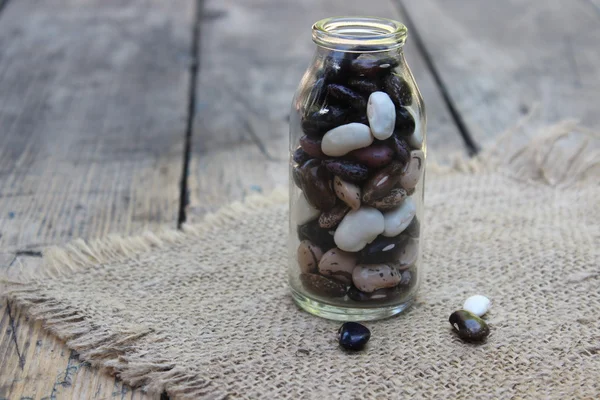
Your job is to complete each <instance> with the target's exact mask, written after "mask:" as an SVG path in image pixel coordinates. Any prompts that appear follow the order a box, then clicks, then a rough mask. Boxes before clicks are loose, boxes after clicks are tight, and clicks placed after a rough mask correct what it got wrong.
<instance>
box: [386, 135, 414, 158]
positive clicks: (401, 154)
mask: <svg viewBox="0 0 600 400" xmlns="http://www.w3.org/2000/svg"><path fill="white" fill-rule="evenodd" d="M390 141H391V143H392V146H393V148H394V151H395V152H396V160H398V161H399V162H401V163H402V164H404V165H406V164H407V163H408V162H409V161H410V150H411V149H410V146H409V145H408V143H407V142H406V140H404V139H402V138H401V137H399V136H398V135H396V134H394V135H392V137H391V138H390Z"/></svg>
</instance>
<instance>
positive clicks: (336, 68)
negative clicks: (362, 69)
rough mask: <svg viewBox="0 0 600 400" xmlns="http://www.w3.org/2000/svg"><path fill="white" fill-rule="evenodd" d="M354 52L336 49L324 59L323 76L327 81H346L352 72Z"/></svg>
mask: <svg viewBox="0 0 600 400" xmlns="http://www.w3.org/2000/svg"><path fill="white" fill-rule="evenodd" d="M351 63H352V54H351V53H345V52H338V51H334V52H331V53H330V54H328V55H327V57H326V58H325V60H323V77H324V78H325V80H326V81H327V83H335V82H345V81H346V80H347V78H348V75H349V73H350V66H351Z"/></svg>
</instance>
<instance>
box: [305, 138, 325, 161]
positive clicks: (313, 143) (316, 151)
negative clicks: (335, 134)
mask: <svg viewBox="0 0 600 400" xmlns="http://www.w3.org/2000/svg"><path fill="white" fill-rule="evenodd" d="M300 147H302V150H304V151H305V152H306V154H308V155H309V156H310V157H309V158H311V157H312V158H327V156H326V155H325V154H324V153H323V151H321V139H318V138H315V137H312V136H307V135H304V136H302V137H301V138H300Z"/></svg>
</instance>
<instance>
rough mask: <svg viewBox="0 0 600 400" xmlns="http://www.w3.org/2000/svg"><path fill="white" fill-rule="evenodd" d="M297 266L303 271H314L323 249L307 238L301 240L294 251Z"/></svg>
mask: <svg viewBox="0 0 600 400" xmlns="http://www.w3.org/2000/svg"><path fill="white" fill-rule="evenodd" d="M296 253H297V254H296V256H297V257H296V258H297V260H298V266H299V267H300V271H301V272H303V273H309V272H316V270H317V266H318V265H319V261H321V257H323V250H321V249H320V248H319V247H318V246H316V245H315V244H314V243H312V242H311V241H309V240H303V241H301V242H300V245H299V246H298V250H297V251H296Z"/></svg>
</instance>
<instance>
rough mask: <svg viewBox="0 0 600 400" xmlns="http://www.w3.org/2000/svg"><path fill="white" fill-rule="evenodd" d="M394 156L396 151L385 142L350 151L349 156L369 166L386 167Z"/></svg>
mask: <svg viewBox="0 0 600 400" xmlns="http://www.w3.org/2000/svg"><path fill="white" fill-rule="evenodd" d="M409 152H410V150H409ZM409 156H410V153H409ZM393 157H394V151H393V150H392V149H391V148H390V147H389V146H387V145H385V144H383V143H374V144H372V145H370V146H369V147H363V148H362V149H358V150H354V151H352V152H350V153H348V158H351V159H353V160H356V161H358V162H359V163H361V164H364V165H366V166H367V167H369V168H381V167H385V166H386V165H388V164H389V163H390V162H391V161H392V158H393Z"/></svg>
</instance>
